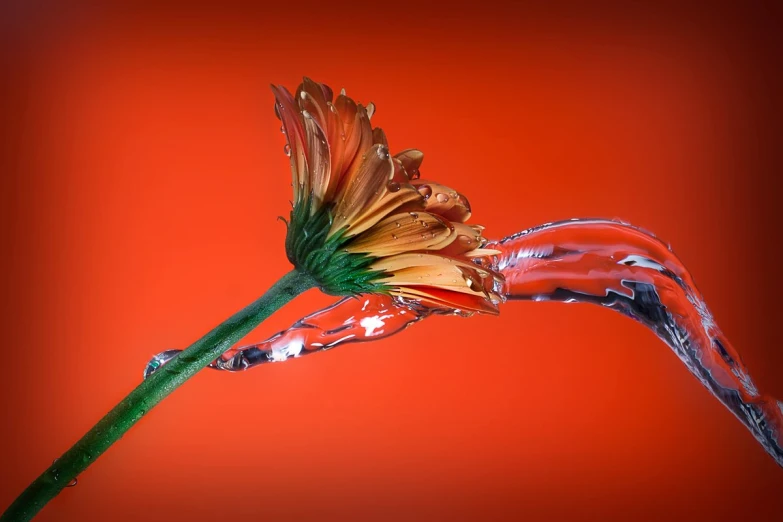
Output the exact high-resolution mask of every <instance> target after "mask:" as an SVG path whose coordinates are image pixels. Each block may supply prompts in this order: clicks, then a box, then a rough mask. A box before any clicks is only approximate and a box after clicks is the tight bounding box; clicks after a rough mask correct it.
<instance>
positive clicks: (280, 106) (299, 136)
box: [272, 85, 309, 201]
mask: <svg viewBox="0 0 783 522" xmlns="http://www.w3.org/2000/svg"><path fill="white" fill-rule="evenodd" d="M272 92H273V93H274V95H275V100H276V103H277V104H276V105H275V111H276V112H277V114H278V116H279V117H280V120H281V121H282V122H283V130H284V132H285V135H286V138H287V140H288V147H289V150H288V154H289V157H290V158H291V177H292V184H293V187H294V201H299V199H300V197H302V196H304V194H307V193H308V192H309V187H308V185H309V180H308V176H307V161H306V159H305V151H304V129H303V125H302V120H301V118H300V114H299V108H298V107H297V105H296V103H295V102H294V98H293V96H291V93H290V92H288V90H287V89H286V88H285V87H282V86H275V85H272Z"/></svg>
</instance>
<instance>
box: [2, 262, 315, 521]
mask: <svg viewBox="0 0 783 522" xmlns="http://www.w3.org/2000/svg"><path fill="white" fill-rule="evenodd" d="M315 285H316V283H315V281H313V279H312V278H310V277H309V276H308V275H305V274H302V273H299V272H297V271H296V270H293V271H291V272H289V273H288V274H286V275H285V276H283V277H282V278H281V279H280V280H279V281H278V282H277V283H275V284H274V285H273V286H272V287H271V288H270V289H269V290H268V291H267V292H266V293H265V294H264V295H263V296H261V297H260V298H259V299H257V300H256V301H254V302H253V303H251V304H249V305H248V306H246V307H245V308H243V309H242V310H240V311H239V312H237V313H236V314H234V315H232V316H231V317H229V318H228V319H227V320H225V321H223V322H222V323H221V324H220V325H218V326H217V327H215V328H214V329H213V330H212V331H210V332H209V333H208V334H206V335H205V336H204V337H202V338H201V339H199V340H198V341H196V342H195V343H193V344H192V345H191V346H190V347H188V348H187V349H186V350H184V351H183V352H182V353H181V354H179V355H178V356H177V357H176V358H174V359H173V360H171V361H169V362H168V363H167V364H166V365H165V366H163V368H161V369H160V370H159V371H157V372H155V373H154V374H152V375H151V376H150V377H149V378H147V379H146V380H145V381H143V382H142V383H141V384H140V385H139V386H137V387H136V389H134V390H133V391H132V392H130V393H129V394H128V395H127V396H126V397H125V398H124V399H123V400H122V401H121V402H120V403H119V404H117V405H116V406H115V407H114V408H113V409H112V410H111V411H110V412H109V413H107V414H106V416H104V417H103V418H102V419H101V420H100V421H99V422H98V424H96V425H95V426H93V428H92V429H91V430H90V431H88V432H87V433H86V434H85V435H84V436H83V437H82V438H81V439H80V440H79V441H78V442H77V443H76V444H74V445H73V446H72V447H71V448H70V449H69V450H68V451H66V452H65V453H64V454H63V455H62V456H61V457H60V458H59V459H57V460H56V461H55V462H54V463H53V464H52V465H51V466H50V467H49V469H47V470H46V471H44V472H43V473H42V474H41V475H40V476H39V477H38V478H37V479H35V481H34V482H33V483H32V484H30V485H29V486H28V487H27V489H25V490H24V491H23V492H22V494H21V495H19V497H18V498H17V499H16V500H15V501H14V502H13V504H11V506H9V508H8V509H7V510H6V512H5V513H3V515H2V516H1V517H0V522H7V521H14V522H19V521H26V520H30V519H32V518H33V517H34V516H35V515H36V514H37V513H38V512H39V511H40V510H41V508H43V507H44V506H45V505H46V503H47V502H49V501H50V500H51V499H53V498H54V497H55V496H56V495H57V494H58V493H59V492H60V491H61V490H62V489H63V488H64V487H65V486H67V485H68V484H69V483H71V482H72V481H73V479H75V478H76V476H77V475H79V473H81V472H83V471H84V470H85V469H87V467H88V466H89V465H90V464H92V463H93V462H94V461H95V460H96V459H97V458H98V457H99V456H100V455H101V454H102V453H103V452H104V451H106V450H107V449H108V448H109V447H110V446H111V445H112V444H114V443H115V442H116V441H117V440H118V439H119V438H120V437H122V435H124V434H125V432H127V431H128V430H129V429H130V428H131V427H132V426H133V425H134V424H136V423H137V422H138V421H139V419H141V418H142V417H143V416H144V415H145V414H146V413H147V412H149V411H150V409H152V408H153V407H154V406H155V405H157V404H158V403H159V402H160V401H162V400H163V399H164V398H166V397H167V396H168V395H169V394H170V393H171V392H173V391H174V390H176V389H177V388H178V387H180V386H181V385H182V384H184V383H185V381H187V380H188V379H189V378H191V377H193V376H194V375H195V374H196V373H197V372H198V371H199V370H201V369H202V368H204V367H206V366H207V365H208V364H209V363H211V362H212V361H214V360H215V359H217V358H218V357H219V356H220V354H222V353H223V352H225V351H226V350H228V349H229V348H231V346H232V345H233V344H234V343H236V342H237V341H239V340H240V339H241V338H242V337H244V336H245V335H247V334H248V333H249V332H250V331H251V330H252V329H253V328H255V327H256V326H257V325H258V324H259V323H261V321H263V320H264V319H266V318H267V317H269V316H270V315H271V314H272V313H273V312H274V311H276V310H277V309H279V308H280V307H282V306H283V305H285V304H286V303H288V302H289V301H291V300H292V299H293V298H294V297H296V296H297V295H299V294H301V293H302V292H304V291H305V290H308V289H310V288H313V287H314V286H315Z"/></svg>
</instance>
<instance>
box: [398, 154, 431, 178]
mask: <svg viewBox="0 0 783 522" xmlns="http://www.w3.org/2000/svg"><path fill="white" fill-rule="evenodd" d="M394 158H395V159H398V160H400V163H402V166H403V167H404V168H405V172H406V173H407V174H408V177H409V178H410V179H416V178H418V177H419V167H420V166H421V162H422V161H424V153H423V152H421V151H420V150H416V149H406V150H404V151H402V152H398V153H397V154H395V155H394Z"/></svg>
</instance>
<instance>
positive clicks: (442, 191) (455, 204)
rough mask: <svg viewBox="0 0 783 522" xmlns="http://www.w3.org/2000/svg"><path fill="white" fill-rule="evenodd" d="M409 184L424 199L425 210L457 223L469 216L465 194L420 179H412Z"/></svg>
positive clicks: (468, 204)
mask: <svg viewBox="0 0 783 522" xmlns="http://www.w3.org/2000/svg"><path fill="white" fill-rule="evenodd" d="M411 184H412V185H413V186H415V187H416V188H417V189H418V190H419V192H420V193H421V195H422V196H423V197H424V199H425V200H426V208H427V212H432V213H433V214H438V215H441V216H443V217H445V218H446V219H448V220H449V221H455V222H459V223H464V222H465V221H467V220H468V218H470V203H469V202H468V199H467V198H466V197H465V196H463V195H462V194H460V193H459V192H457V191H456V190H454V189H451V188H449V187H447V186H445V185H441V184H439V183H434V182H431V181H426V180H421V179H416V180H412V181H411Z"/></svg>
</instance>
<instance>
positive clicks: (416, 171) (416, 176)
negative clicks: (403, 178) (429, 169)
mask: <svg viewBox="0 0 783 522" xmlns="http://www.w3.org/2000/svg"><path fill="white" fill-rule="evenodd" d="M420 177H421V173H420V172H419V169H413V170H412V171H411V173H410V179H419V178H420Z"/></svg>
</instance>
